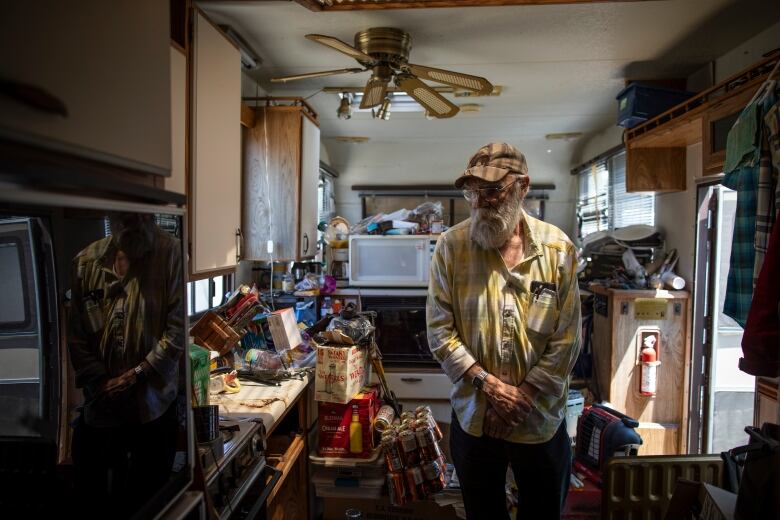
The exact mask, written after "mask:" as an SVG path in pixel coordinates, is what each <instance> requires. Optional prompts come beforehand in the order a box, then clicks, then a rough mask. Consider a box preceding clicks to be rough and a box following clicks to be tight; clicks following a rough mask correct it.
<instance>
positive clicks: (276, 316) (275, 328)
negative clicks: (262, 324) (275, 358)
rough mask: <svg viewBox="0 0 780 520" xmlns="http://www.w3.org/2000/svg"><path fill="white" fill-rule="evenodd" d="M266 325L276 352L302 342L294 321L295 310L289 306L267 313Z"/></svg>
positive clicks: (296, 323)
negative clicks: (269, 330)
mask: <svg viewBox="0 0 780 520" xmlns="http://www.w3.org/2000/svg"><path fill="white" fill-rule="evenodd" d="M268 327H269V328H270V329H271V336H272V337H273V338H274V347H275V348H276V351H277V352H282V351H285V350H290V349H292V348H295V347H297V346H298V345H300V344H301V343H303V338H302V337H301V330H300V329H299V328H298V322H297V321H295V312H294V311H293V310H292V309H291V308H287V309H280V310H278V311H274V312H272V313H271V314H269V315H268Z"/></svg>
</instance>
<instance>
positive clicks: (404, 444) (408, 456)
mask: <svg viewBox="0 0 780 520" xmlns="http://www.w3.org/2000/svg"><path fill="white" fill-rule="evenodd" d="M398 442H399V444H400V445H401V455H402V457H403V462H404V466H406V467H407V468H409V467H411V466H414V465H415V464H419V462H420V451H419V450H418V449H417V438H416V436H415V434H414V432H413V431H410V430H405V431H403V432H401V434H400V435H399V436H398Z"/></svg>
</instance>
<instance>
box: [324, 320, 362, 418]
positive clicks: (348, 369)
mask: <svg viewBox="0 0 780 520" xmlns="http://www.w3.org/2000/svg"><path fill="white" fill-rule="evenodd" d="M342 336H343V335H342ZM343 337H344V338H346V339H347V340H349V338H347V337H346V336H343ZM367 379H368V355H367V352H366V349H365V348H362V347H359V346H357V345H317V367H316V370H315V378H314V398H315V399H316V400H317V401H322V402H327V403H341V404H346V403H348V402H349V401H351V400H352V398H353V397H354V396H355V394H357V393H358V392H359V391H360V389H361V388H363V386H365V384H366V382H367Z"/></svg>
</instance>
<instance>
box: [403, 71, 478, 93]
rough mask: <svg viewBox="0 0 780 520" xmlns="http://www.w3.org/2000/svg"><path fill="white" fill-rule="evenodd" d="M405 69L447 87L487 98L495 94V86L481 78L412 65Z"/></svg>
mask: <svg viewBox="0 0 780 520" xmlns="http://www.w3.org/2000/svg"><path fill="white" fill-rule="evenodd" d="M405 68H406V69H408V70H409V72H411V73H412V74H414V75H415V76H417V77H419V78H422V79H427V80H430V81H435V82H436V83H444V84H445V85H451V86H453V87H458V88H465V89H468V90H473V91H474V92H477V93H479V94H481V95H483V96H487V95H488V94H490V93H491V92H493V85H492V84H491V83H490V82H489V81H488V80H486V79H485V78H483V77H480V76H472V75H470V74H463V73H462V72H453V71H451V70H444V69H434V68H433V67H426V66H425V65H414V64H412V63H409V64H407V65H406V66H405Z"/></svg>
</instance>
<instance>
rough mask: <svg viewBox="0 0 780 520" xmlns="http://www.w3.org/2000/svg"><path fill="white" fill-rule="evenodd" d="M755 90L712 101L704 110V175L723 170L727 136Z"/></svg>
mask: <svg viewBox="0 0 780 520" xmlns="http://www.w3.org/2000/svg"><path fill="white" fill-rule="evenodd" d="M754 92H755V90H754V89H748V90H742V91H741V92H740V93H738V94H736V95H733V96H729V97H727V98H725V99H723V100H721V101H717V102H714V103H712V104H711V105H710V106H709V107H708V108H707V110H706V111H705V112H704V115H703V117H702V118H701V124H702V143H703V146H702V165H703V169H704V172H703V173H704V175H716V174H718V173H722V172H723V163H724V162H725V161H726V138H727V137H728V134H729V131H730V130H731V127H732V126H734V123H735V122H736V120H737V118H738V117H739V114H740V113H741V112H742V109H743V108H745V105H746V104H747V103H748V101H750V98H751V97H752V96H753V94H754Z"/></svg>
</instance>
